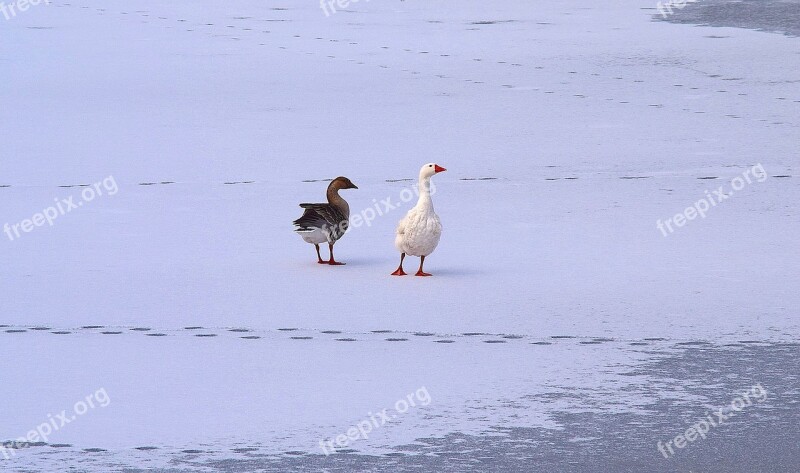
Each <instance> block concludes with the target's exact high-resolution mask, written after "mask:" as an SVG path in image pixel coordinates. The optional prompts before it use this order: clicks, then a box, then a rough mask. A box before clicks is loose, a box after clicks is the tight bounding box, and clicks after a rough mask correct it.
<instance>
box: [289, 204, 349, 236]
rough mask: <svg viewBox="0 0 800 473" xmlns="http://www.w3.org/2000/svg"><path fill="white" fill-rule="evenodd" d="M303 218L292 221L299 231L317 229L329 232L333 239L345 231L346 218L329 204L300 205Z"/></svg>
mask: <svg viewBox="0 0 800 473" xmlns="http://www.w3.org/2000/svg"><path fill="white" fill-rule="evenodd" d="M300 207H302V208H303V209H305V212H303V216H302V217H300V218H298V219H297V220H295V221H294V224H295V225H297V226H298V227H300V229H311V228H318V229H320V230H323V231H326V232H330V233H331V235H332V236H333V238H334V239H338V238H340V237H341V236H342V235H344V232H346V231H347V226H348V221H347V217H345V215H344V214H343V213H342V212H341V211H340V210H339V209H337V208H336V207H334V206H333V205H331V204H300Z"/></svg>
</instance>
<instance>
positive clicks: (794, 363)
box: [16, 334, 800, 473]
mask: <svg viewBox="0 0 800 473" xmlns="http://www.w3.org/2000/svg"><path fill="white" fill-rule="evenodd" d="M410 337H413V335H410ZM360 338H361V343H364V341H365V339H368V338H370V336H367V335H365V334H362V335H360ZM450 338H451V339H454V340H455V342H456V343H458V344H465V343H467V344H469V343H471V342H469V341H467V340H468V339H465V338H463V337H459V336H452V335H451V336H450ZM498 338H499V337H491V338H489V337H483V339H482V340H474V341H475V342H477V343H480V342H481V341H484V342H485V341H486V340H487V339H498ZM432 341H433V340H426V341H425V343H432ZM592 342H595V343H597V344H601V345H605V346H604V350H605V351H609V350H611V351H614V350H619V351H621V352H622V353H623V354H624V356H625V357H630V358H631V359H633V358H638V359H640V360H641V361H639V362H636V363H631V362H622V363H620V364H618V365H616V366H613V367H612V366H598V367H597V368H598V369H600V370H602V371H604V372H605V376H604V377H605V378H606V380H605V381H604V382H601V383H599V384H598V385H593V386H583V387H578V388H576V387H575V386H567V385H559V384H557V383H556V384H552V385H545V386H540V387H537V388H533V389H535V390H534V391H531V392H530V393H529V394H526V395H521V396H515V397H516V398H515V399H513V400H506V401H503V402H498V401H497V400H490V399H488V398H487V399H486V401H487V402H486V403H485V405H482V406H481V405H475V406H473V409H474V410H475V411H476V413H477V414H480V413H481V411H484V412H485V413H486V414H487V416H489V417H491V415H492V414H491V411H493V410H496V409H506V410H512V411H513V410H515V409H516V410H520V411H522V410H530V409H533V410H536V409H540V408H542V407H544V409H545V410H546V412H547V413H548V416H549V417H550V419H549V424H550V425H549V426H548V427H509V426H507V425H504V423H501V424H498V425H491V424H487V425H486V426H485V427H486V428H485V429H484V431H483V432H481V433H476V432H473V433H462V432H459V430H458V429H455V430H453V431H450V432H447V433H445V434H442V435H438V436H435V437H423V438H417V439H416V440H415V441H414V442H412V443H407V444H401V445H394V446H391V447H389V448H387V449H386V450H385V451H383V452H370V454H367V455H365V454H364V452H363V449H362V448H361V443H362V442H361V441H358V442H354V444H353V445H352V447H351V448H348V449H347V450H345V451H344V452H342V453H337V454H333V455H330V456H325V455H322V454H320V452H319V451H318V450H315V449H311V450H307V449H298V450H290V451H284V452H280V451H276V450H275V447H274V443H273V442H250V443H247V442H242V443H239V444H235V445H225V444H221V443H198V444H194V445H191V446H185V447H182V448H175V447H166V446H158V447H157V446H139V447H137V448H135V449H130V450H128V449H126V450H112V451H111V452H107V451H105V450H104V449H91V448H84V449H81V448H80V447H79V446H77V445H76V446H73V445H69V444H67V445H60V446H59V445H56V444H51V445H49V446H38V447H31V448H29V449H26V450H23V451H20V453H19V458H18V460H22V461H23V462H25V461H29V460H34V461H33V463H32V464H33V465H36V466H35V467H31V469H27V468H26V467H24V466H23V467H22V468H20V469H19V470H16V471H45V470H44V468H48V465H49V466H53V465H58V464H59V462H62V461H64V460H65V459H66V460H67V461H69V462H70V464H71V465H73V466H74V467H76V468H78V469H79V471H84V470H83V469H85V471H109V470H108V469H109V468H111V469H114V471H117V469H119V471H127V472H139V471H142V472H143V471H157V472H164V473H166V472H174V473H177V472H201V471H212V472H217V471H219V472H241V471H275V472H282V471H341V472H346V471H386V472H390V471H416V470H422V471H454V472H455V471H498V472H499V471H528V470H529V469H530V468H535V469H536V470H537V471H538V470H540V469H541V470H543V471H558V472H580V473H584V472H585V473H588V472H596V471H609V472H611V471H614V472H641V471H648V472H649V471H653V472H674V471H704V472H733V471H769V472H787V473H788V472H793V471H795V469H796V465H797V464H798V461H800V446H798V437H799V436H800V434H799V433H798V427H797V426H798V422H800V414H798V409H797V408H798V390H799V389H800V380H798V373H800V361H799V360H800V345H798V344H796V343H763V342H755V341H752V340H741V341H739V342H734V343H728V344H724V345H719V344H713V343H709V342H678V343H675V342H669V341H663V340H637V341H624V342H622V341H610V340H602V341H599V340H597V339H584V340H581V339H571V338H550V339H547V340H537V341H535V342H531V340H527V339H525V337H522V338H515V339H511V340H509V342H508V343H509V344H510V345H509V346H507V347H500V348H497V349H492V350H515V351H519V350H521V351H522V354H523V356H524V357H536V358H542V359H547V354H548V352H553V351H559V352H561V353H562V355H563V354H564V353H569V354H571V355H572V356H577V358H578V359H580V358H582V357H584V356H589V357H592V356H598V354H599V350H598V348H597V347H596V346H595V345H594V343H592ZM204 343H205V342H204ZM412 343H421V342H420V339H417V340H414V341H413V342H412ZM312 351H313V349H312ZM470 352H471V353H481V350H477V349H476V348H474V347H473V348H471V349H470ZM486 353H487V354H491V353H490V352H486ZM641 355H644V357H642V356H641ZM501 356H502V355H501ZM579 370H580V368H579ZM526 371H527V370H526V369H523V370H520V372H519V373H518V375H519V376H520V377H521V378H525V377H526V376H535V375H534V373H533V372H526ZM754 385H758V386H760V387H762V388H763V391H762V392H765V393H766V395H765V397H764V398H763V399H762V400H763V402H761V400H759V401H755V400H754V401H753V403H752V405H746V406H744V407H743V408H742V410H741V411H740V412H738V413H734V415H732V416H729V418H728V419H727V420H725V421H724V423H722V424H719V425H716V426H712V427H711V428H710V430H709V432H708V433H707V438H705V439H703V438H700V437H698V438H697V439H696V440H695V441H694V442H691V443H689V444H688V445H687V446H686V447H684V448H683V449H678V448H674V451H675V453H674V455H672V456H671V458H670V459H669V460H666V459H664V458H663V456H662V454H661V453H659V451H658V449H657V442H659V441H661V442H662V443H663V442H666V441H668V440H671V439H673V438H674V437H675V436H677V435H679V434H682V433H684V432H685V430H686V429H687V428H688V427H689V426H691V425H693V424H695V423H696V422H697V421H698V420H699V419H703V418H706V417H707V416H709V414H711V415H712V417H713V418H714V419H717V417H716V416H715V415H713V413H715V412H716V411H717V410H718V409H719V408H721V407H723V406H730V405H731V402H732V401H733V400H734V399H735V398H736V397H741V396H742V393H744V392H750V391H751V387H752V386H754ZM529 389H530V388H529ZM438 394H439V392H438V391H437V389H431V395H432V397H433V398H434V400H435V399H436V396H437V395H438ZM754 399H755V398H754ZM433 411H434V412H435V409H434V410H433ZM725 412H726V413H730V412H731V411H730V409H727V410H726V411H725ZM456 415H461V414H456ZM437 417H438V416H437V415H435V414H433V413H430V414H429V415H428V416H427V419H426V420H425V422H429V423H435V422H441V421H442V420H441V419H437ZM383 428H386V429H391V427H389V426H384V427H383ZM81 450H83V451H81ZM24 464H25V463H23V465H24ZM145 467H146V469H145Z"/></svg>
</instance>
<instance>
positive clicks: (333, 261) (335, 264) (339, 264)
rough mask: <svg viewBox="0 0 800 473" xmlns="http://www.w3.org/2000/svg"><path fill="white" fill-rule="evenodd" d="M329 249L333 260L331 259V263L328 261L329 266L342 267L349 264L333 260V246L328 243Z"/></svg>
mask: <svg viewBox="0 0 800 473" xmlns="http://www.w3.org/2000/svg"><path fill="white" fill-rule="evenodd" d="M328 248H330V250H331V259H330V261H328V264H329V265H331V266H341V265H344V264H347V263H340V262H339V261H336V260H335V259H333V244H332V243H328Z"/></svg>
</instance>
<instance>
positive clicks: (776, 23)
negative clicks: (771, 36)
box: [656, 0, 800, 36]
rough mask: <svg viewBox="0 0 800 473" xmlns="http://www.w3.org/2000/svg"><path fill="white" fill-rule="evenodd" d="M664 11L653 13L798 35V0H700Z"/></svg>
mask: <svg viewBox="0 0 800 473" xmlns="http://www.w3.org/2000/svg"><path fill="white" fill-rule="evenodd" d="M661 3H662V4H665V3H668V2H661ZM664 11H665V12H666V13H667V16H666V17H664V16H662V15H661V14H657V15H656V18H657V19H665V20H666V21H671V22H675V23H689V24H700V25H709V26H728V27H737V28H752V29H758V30H762V31H768V32H779V33H785V34H787V35H792V36H800V1H797V0H781V1H768V0H767V1H765V0H744V1H742V0H736V1H731V0H701V1H698V2H696V3H690V4H687V5H686V6H685V7H684V8H676V7H672V8H671V9H665V10H664ZM670 11H672V12H673V13H669V12H670Z"/></svg>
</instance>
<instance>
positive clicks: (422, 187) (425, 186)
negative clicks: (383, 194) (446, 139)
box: [392, 163, 446, 276]
mask: <svg viewBox="0 0 800 473" xmlns="http://www.w3.org/2000/svg"><path fill="white" fill-rule="evenodd" d="M442 171H446V169H445V168H443V167H441V166H439V165H438V164H435V163H429V164H426V165H424V166H422V169H420V172H419V201H418V202H417V205H416V206H414V208H413V209H411V210H409V211H408V213H407V214H406V216H405V217H403V219H402V220H400V223H399V224H398V225H397V236H396V237H395V241H394V244H395V246H396V247H397V250H398V251H400V253H401V256H400V267H399V268H397V271H395V272H394V273H392V274H393V275H395V276H404V275H405V274H406V273H405V272H404V271H403V259H404V258H405V256H406V255H413V256H419V257H421V260H420V265H419V271H418V272H417V276H430V274H428V273H425V272H424V271H423V270H422V266H423V264H424V263H425V257H426V256H428V255H430V254H431V253H433V251H434V250H435V249H436V247H437V246H438V245H439V238H440V237H441V236H442V223H441V221H440V220H439V216H438V215H436V212H435V211H434V210H433V201H432V200H431V177H433V176H434V175H435V174H437V173H439V172H442Z"/></svg>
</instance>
